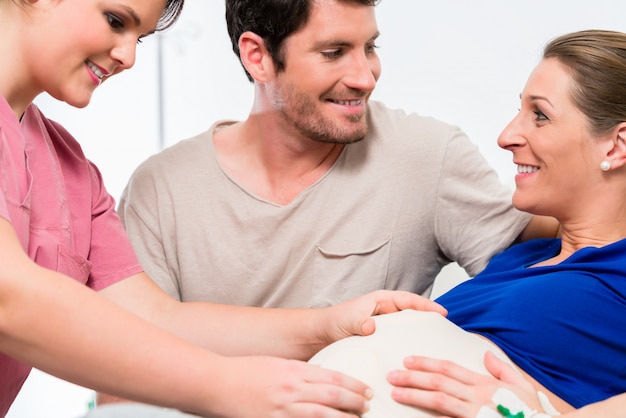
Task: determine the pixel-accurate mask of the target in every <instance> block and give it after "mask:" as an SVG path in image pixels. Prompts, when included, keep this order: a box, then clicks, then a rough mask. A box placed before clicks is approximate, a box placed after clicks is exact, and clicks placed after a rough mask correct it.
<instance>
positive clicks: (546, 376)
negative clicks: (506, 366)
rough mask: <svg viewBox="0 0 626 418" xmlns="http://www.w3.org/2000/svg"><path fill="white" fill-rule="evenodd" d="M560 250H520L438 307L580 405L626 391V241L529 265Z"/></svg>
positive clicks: (540, 243)
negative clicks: (552, 262)
mask: <svg viewBox="0 0 626 418" xmlns="http://www.w3.org/2000/svg"><path fill="white" fill-rule="evenodd" d="M560 248H561V240H560V239H537V240H532V241H529V242H526V243H523V244H518V245H515V246H513V247H512V248H510V249H508V250H506V251H505V252H503V253H501V254H499V255H497V256H495V257H494V258H493V259H492V261H491V262H490V263H489V265H488V266H487V268H486V269H485V270H484V271H483V272H482V273H480V274H479V275H477V276H476V277H475V278H474V279H472V280H469V281H467V282H464V283H462V284H460V285H459V286H457V287H455V288H454V289H452V290H450V291H449V292H448V293H446V294H444V295H442V296H441V297H439V298H438V299H437V302H439V303H441V304H442V305H443V306H445V307H446V308H447V309H448V311H449V314H448V318H449V319H450V320H451V321H452V322H454V323H456V324H457V325H459V326H460V327H462V328H463V329H465V330H467V331H470V332H475V333H478V334H481V335H484V336H485V337H487V338H488V339H489V340H491V341H492V342H494V343H495V344H497V345H498V346H499V347H500V348H502V349H503V350H504V351H505V352H506V353H507V354H508V356H509V357H510V358H511V360H513V361H514V362H515V363H516V364H517V365H518V366H519V367H521V368H522V369H523V370H524V371H526V372H527V373H528V374H530V375H531V376H533V377H534V378H535V379H536V380H537V381H538V382H539V383H541V384H542V385H544V386H545V387H546V388H547V389H549V390H550V391H552V392H553V393H555V394H556V395H558V396H559V397H560V398H562V399H564V400H565V401H566V402H568V403H570V404H571V405H573V406H574V407H576V408H579V407H581V406H584V405H586V404H589V403H593V402H597V401H600V400H603V399H606V398H608V397H610V396H613V395H616V394H619V393H622V392H626V329H625V328H626V325H625V324H624V319H625V318H626V298H625V296H626V240H621V241H618V242H616V243H613V244H611V245H607V246H605V247H601V248H594V247H587V248H583V249H581V250H578V251H576V253H574V254H573V255H571V256H570V257H569V258H568V259H566V260H564V261H563V262H561V263H559V264H557V265H554V266H545V267H528V266H532V265H533V264H535V263H538V262H540V261H543V260H546V259H549V258H551V257H553V256H555V255H557V254H558V253H559V251H560ZM623 327H624V328H623Z"/></svg>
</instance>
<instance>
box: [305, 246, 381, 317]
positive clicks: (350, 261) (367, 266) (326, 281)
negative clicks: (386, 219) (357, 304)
mask: <svg viewBox="0 0 626 418" xmlns="http://www.w3.org/2000/svg"><path fill="white" fill-rule="evenodd" d="M316 251H317V254H316V256H315V267H314V269H315V273H314V284H313V292H314V297H313V298H314V299H315V300H317V301H320V303H319V304H318V305H317V306H316V307H321V306H328V305H331V304H336V303H338V302H341V301H345V300H347V299H352V298H354V297H357V296H360V295H363V294H365V293H368V292H371V291H373V290H378V289H384V288H385V282H386V280H387V270H388V266H389V254H390V252H391V235H387V236H384V237H381V238H379V239H377V240H374V241H373V242H367V243H359V242H356V241H346V240H337V241H332V240H328V241H325V242H320V243H317V244H316Z"/></svg>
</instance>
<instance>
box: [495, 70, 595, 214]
mask: <svg viewBox="0 0 626 418" xmlns="http://www.w3.org/2000/svg"><path fill="white" fill-rule="evenodd" d="M572 83H573V81H572V78H571V77H570V75H569V73H568V71H567V69H566V67H564V66H563V65H562V64H561V63H560V62H559V61H558V60H557V59H555V58H548V59H544V60H542V61H541V62H540V63H539V64H538V65H537V67H536V68H535V69H534V71H533V72H532V73H531V75H530V77H529V79H528V82H527V84H526V86H525V88H524V90H523V92H522V94H521V108H520V111H519V113H518V114H517V116H516V117H515V118H514V119H513V120H512V121H511V122H510V123H509V125H508V126H507V127H506V128H505V129H504V131H503V132H502V133H501V134H500V136H499V138H498V145H499V146H500V147H502V148H504V149H507V150H509V151H511V152H512V153H513V162H514V163H515V164H516V165H517V175H516V177H515V185H516V190H515V193H514V195H513V204H514V205H515V207H517V208H518V209H521V210H524V211H528V212H531V213H534V214H538V215H549V216H554V217H556V218H557V219H559V220H560V221H561V222H563V221H566V220H567V219H568V218H569V217H571V216H572V214H574V213H575V211H577V210H578V211H579V212H581V210H582V208H581V205H584V204H585V203H588V202H589V199H588V197H589V198H591V199H593V195H594V193H595V192H594V188H596V186H597V184H598V183H599V180H600V176H601V175H602V171H601V170H600V162H601V161H602V159H603V158H602V154H601V146H600V144H601V143H602V141H601V140H600V138H596V137H594V136H593V135H591V133H590V131H589V129H588V126H587V119H586V117H585V116H584V115H583V114H582V113H581V112H580V110H579V109H578V108H577V107H576V106H575V105H574V103H573V101H572V99H571V95H570V91H571V89H572ZM581 196H585V198H584V199H581V198H580V197H581Z"/></svg>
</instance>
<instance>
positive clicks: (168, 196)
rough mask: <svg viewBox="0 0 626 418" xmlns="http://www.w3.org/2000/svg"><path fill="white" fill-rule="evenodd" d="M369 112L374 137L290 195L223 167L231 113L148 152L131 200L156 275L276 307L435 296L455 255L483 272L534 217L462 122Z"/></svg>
mask: <svg viewBox="0 0 626 418" xmlns="http://www.w3.org/2000/svg"><path fill="white" fill-rule="evenodd" d="M368 111H369V113H368V117H369V126H370V131H369V133H368V135H367V136H366V138H365V139H364V140H362V141H360V142H358V143H354V144H351V145H347V146H346V147H345V148H344V149H343V151H342V154H341V155H340V156H339V158H338V159H337V161H336V162H335V164H334V165H333V166H332V168H331V169H330V170H329V171H328V172H327V173H326V174H325V175H324V176H323V177H322V178H320V179H319V180H318V181H317V182H316V183H315V184H313V185H311V186H310V187H308V188H307V189H305V190H304V191H303V192H302V193H301V194H300V195H298V196H297V197H296V198H295V199H294V200H293V201H292V202H291V203H289V204H288V205H284V206H281V205H277V204H275V203H272V202H268V201H266V200H264V199H262V198H260V197H259V196H257V195H255V194H254V193H253V192H252V191H250V190H247V189H246V187H244V186H243V185H241V184H240V183H238V182H237V180H236V179H234V178H232V177H231V176H229V174H228V173H226V172H225V171H224V170H223V169H222V167H221V166H220V164H219V161H218V159H217V157H216V155H215V150H214V148H213V141H212V137H213V131H214V128H215V126H217V125H219V124H220V123H228V122H218V123H217V124H216V125H214V126H213V127H212V128H211V129H209V130H208V131H207V132H204V133H202V134H200V135H198V136H196V137H194V138H191V139H188V140H184V141H181V142H180V143H178V144H176V145H174V146H172V147H170V148H168V149H166V150H164V151H162V152H160V153H159V154H157V155H154V156H152V157H151V158H149V159H148V160H147V161H145V162H144V163H143V164H142V165H141V166H140V167H139V168H138V169H137V170H136V171H135V173H134V174H133V176H132V178H131V179H130V182H129V184H128V187H127V188H126V190H125V192H124V194H123V197H122V199H121V201H120V205H119V212H120V215H121V217H122V219H123V222H124V224H125V227H126V228H127V230H128V233H129V235H130V238H131V241H132V243H133V246H134V248H135V250H136V252H137V255H138V256H139V259H140V261H141V262H142V264H143V266H144V268H145V270H146V271H147V273H148V274H149V275H150V276H151V277H152V278H153V279H154V280H155V281H156V282H157V283H158V284H159V286H161V287H162V288H163V289H165V290H166V291H167V292H168V293H170V294H171V295H172V296H174V297H176V298H177V299H180V300H184V301H199V300H206V301H214V302H220V303H228V304H235V305H253V306H275V307H276V306H281V307H321V306H327V305H329V304H334V303H337V302H340V301H343V300H346V299H350V298H353V297H355V296H358V295H361V294H363V293H366V292H369V291H372V290H376V289H402V290H408V291H412V292H415V293H419V294H425V295H428V293H429V292H430V289H431V286H432V283H433V280H434V278H435V276H436V275H437V273H438V272H439V271H440V269H441V267H442V266H444V265H445V264H447V263H448V262H449V261H450V260H453V261H457V262H458V263H459V264H460V265H461V266H462V267H464V268H465V269H466V270H467V271H468V273H469V275H470V276H473V275H475V274H476V273H478V272H479V271H480V270H481V269H483V268H484V266H485V265H486V263H487V261H488V260H489V259H490V258H491V257H492V256H493V255H494V254H495V253H497V252H500V251H501V250H503V249H504V248H506V247H507V246H509V245H510V244H511V242H512V241H513V240H514V239H515V238H516V237H517V236H518V235H519V233H520V232H521V231H522V229H523V228H524V227H525V226H526V224H527V222H528V220H529V219H530V216H529V215H528V214H523V213H521V212H519V211H517V210H516V209H514V208H513V207H512V206H511V191H510V190H509V189H508V188H506V187H504V186H503V185H502V184H501V182H500V181H499V179H498V177H497V175H496V173H495V172H494V171H493V170H492V169H491V168H490V167H489V166H488V164H487V162H486V160H485V159H484V158H483V157H482V155H481V154H480V152H479V151H478V148H477V147H476V146H475V145H474V144H473V143H471V142H470V141H469V140H468V138H467V137H466V136H465V134H464V133H463V132H462V131H460V130H459V129H458V128H456V127H454V126H450V125H448V124H445V123H442V122H440V121H437V120H435V119H432V118H427V117H422V116H418V115H416V114H410V115H407V114H405V113H404V112H403V111H401V110H391V109H388V108H386V107H385V106H384V105H382V104H380V103H377V102H374V101H371V102H370V104H369V109H368Z"/></svg>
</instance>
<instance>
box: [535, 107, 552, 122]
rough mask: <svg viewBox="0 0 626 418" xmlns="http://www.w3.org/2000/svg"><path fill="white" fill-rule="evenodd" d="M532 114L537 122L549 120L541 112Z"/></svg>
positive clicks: (536, 111) (537, 111)
mask: <svg viewBox="0 0 626 418" xmlns="http://www.w3.org/2000/svg"><path fill="white" fill-rule="evenodd" d="M533 113H534V114H535V115H536V116H537V117H536V118H535V120H536V121H537V122H543V121H546V120H549V119H548V117H547V116H546V115H545V114H544V113H543V112H542V111H541V110H535V111H534V112H533Z"/></svg>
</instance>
